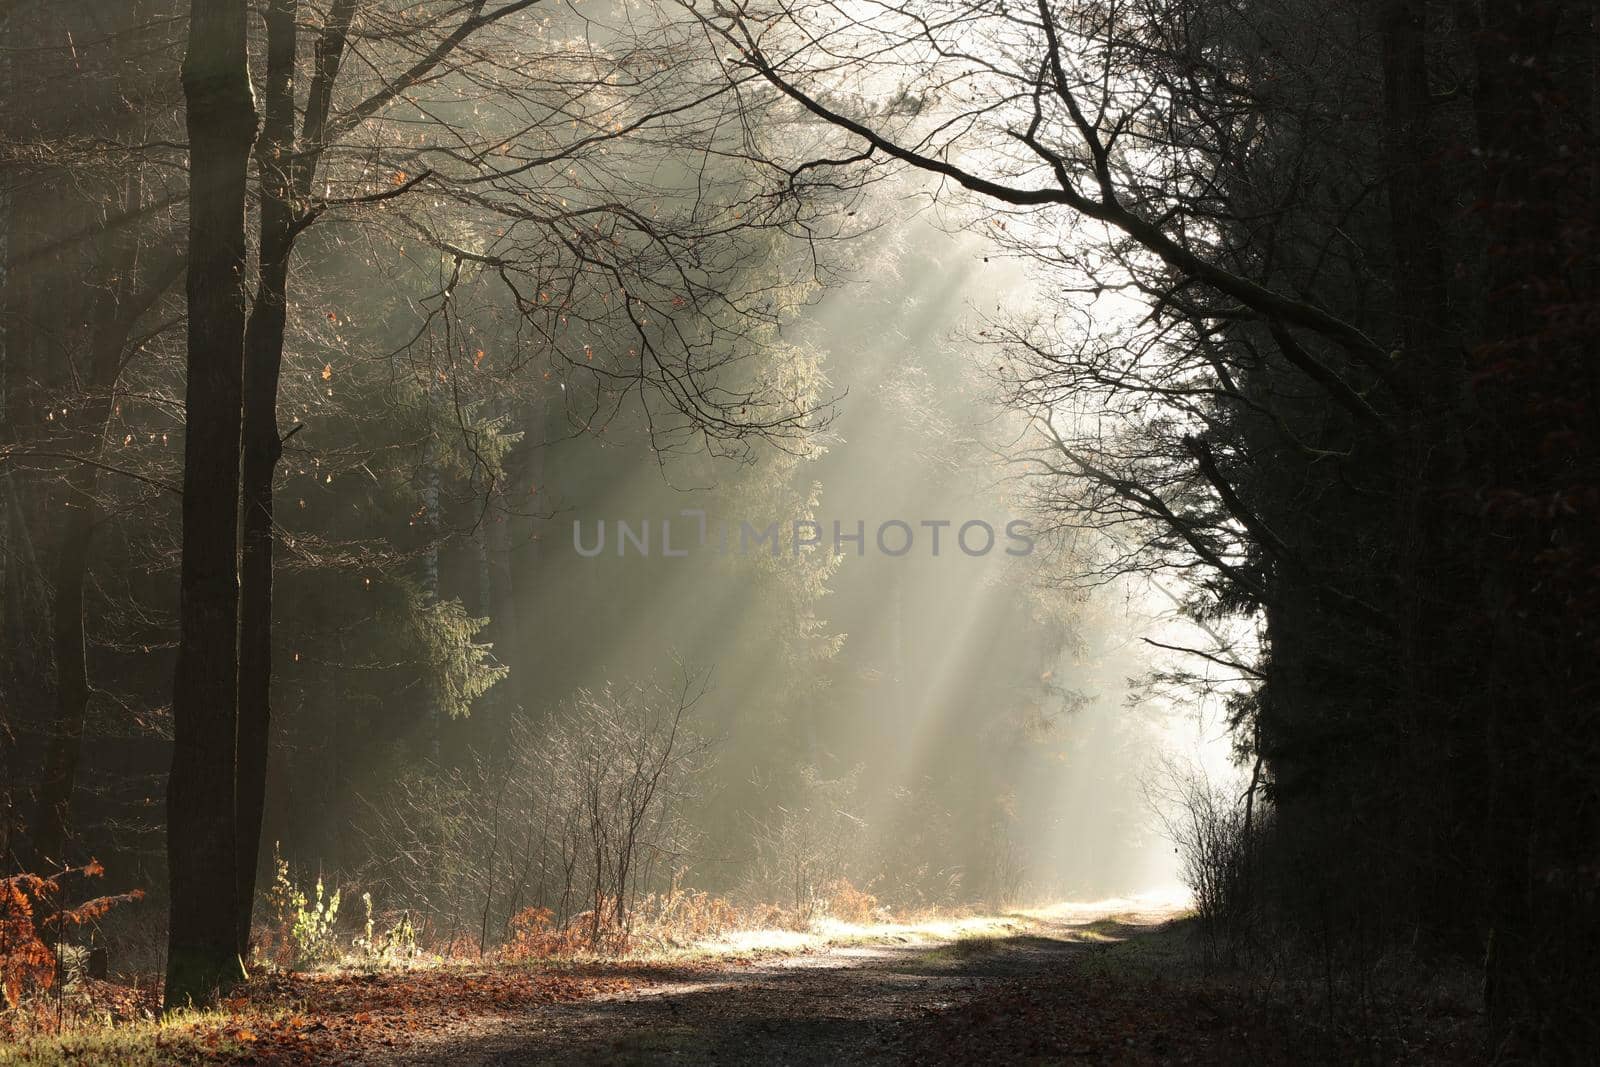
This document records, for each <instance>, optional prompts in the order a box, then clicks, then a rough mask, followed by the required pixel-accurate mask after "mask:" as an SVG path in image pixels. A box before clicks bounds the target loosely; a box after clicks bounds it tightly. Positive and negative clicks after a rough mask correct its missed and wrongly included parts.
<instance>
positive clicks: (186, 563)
mask: <svg viewBox="0 0 1600 1067" xmlns="http://www.w3.org/2000/svg"><path fill="white" fill-rule="evenodd" d="M247 11H248V5H247V4H246V3H245V0H192V4H191V7H190V12H189V47H188V53H187V55H186V56H185V57H184V62H183V91H184V100H185V104H186V121H187V126H188V135H189V182H190V190H189V277H188V298H189V342H188V375H187V383H186V387H185V397H184V399H185V436H184V457H183V458H184V466H183V522H182V530H183V563H182V568H181V575H180V586H179V608H178V628H179V632H178V664H177V672H176V679H175V682H174V686H173V698H172V718H173V752H172V775H171V778H170V779H169V781H168V785H167V868H168V873H169V878H170V894H171V918H170V925H169V928H168V935H167V986H166V1006H167V1008H168V1009H169V1010H171V1009H173V1008H177V1007H181V1006H184V1005H187V1004H191V1003H208V1002H210V1001H211V1000H213V999H214V997H215V995H216V994H217V992H218V991H219V990H220V989H223V988H226V987H227V986H229V985H231V984H232V983H233V982H234V981H236V980H237V979H238V978H239V977H241V976H242V966H241V964H240V960H239V932H238V912H237V909H236V907H235V906H234V905H235V896H236V887H237V885H238V824H237V819H236V813H235V806H236V799H235V776H236V768H237V760H236V749H237V736H236V735H237V731H238V696H239V694H238V683H239V614H238V609H239V558H238V536H239V435H240V431H241V424H242V421H243V411H242V391H243V365H244V332H245V288H244V270H245V191H246V171H247V168H248V165H249V160H250V146H251V144H252V143H253V142H254V140H255V132H256V109H255V96H254V93H253V91H252V89H251V85H250V68H249V64H248V57H247V55H246V49H245V32H246V15H247Z"/></svg>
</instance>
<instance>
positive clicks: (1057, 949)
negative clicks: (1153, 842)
mask: <svg viewBox="0 0 1600 1067" xmlns="http://www.w3.org/2000/svg"><path fill="white" fill-rule="evenodd" d="M1169 917H1170V915H1169V914H1166V913H1162V912H1159V911H1156V912H1150V911H1145V912H1133V913H1129V912H1119V913H1117V914H1115V915H1108V914H1106V913H1105V912H1100V913H1098V914H1096V913H1093V912H1088V913H1085V912H1082V911H1080V912H1078V913H1066V914H1060V915H1054V916H1052V915H1045V916H1041V917H1036V918H1031V919H1027V920H1016V921H1014V922H1012V923H1011V924H1010V925H1009V926H1006V927H1000V928H995V929H990V930H985V931H983V932H982V933H980V934H976V935H968V936H962V935H960V934H957V935H956V936H955V937H953V938H950V939H941V938H938V937H932V938H929V937H926V936H911V935H906V936H899V937H897V936H896V935H893V934H891V935H887V936H883V937H874V938H872V939H870V940H867V941H866V942H865V943H856V944H848V943H846V944H834V945H829V946H825V947H823V948H820V949H817V950H815V951H808V952H805V953H802V954H798V955H786V956H769V957H758V958H757V959H755V960H753V961H729V962H725V963H714V964H712V965H710V966H707V965H705V964H698V965H695V966H686V967H683V968H682V969H678V970H675V969H673V968H671V967H661V968H652V969H649V970H647V971H643V972H641V973H640V981H639V984H638V987H637V988H636V989H634V990H630V991H629V992H628V993H626V994H623V995H620V996H613V997H608V998H604V999H600V1000H591V1001H587V1002H583V1003H577V1004H559V1005H547V1006H542V1007H538V1008H534V1009H532V1010H530V1011H529V1012H528V1013H527V1014H526V1015H523V1016H520V1017H515V1018H509V1019H493V1020H481V1021H474V1022H471V1023H468V1024H466V1025H465V1026H464V1027H463V1029H462V1031H461V1032H457V1033H453V1034H448V1035H437V1036H436V1037H435V1038H433V1039H430V1040H428V1041H427V1042H426V1043H425V1044H420V1045H418V1044H412V1045H411V1046H410V1047H401V1048H395V1049H392V1050H389V1051H388V1052H387V1053H386V1054H385V1055H384V1056H383V1057H381V1061H382V1062H396V1061H397V1060H398V1061H399V1062H405V1063H412V1064H440V1065H444V1064H450V1065H465V1064H474V1065H490V1064H494V1065H500V1064H537V1063H605V1064H645V1063H717V1064H746V1063H748V1064H802V1065H804V1064H856V1063H891V1062H906V1061H922V1062H925V1061H927V1060H928V1059H930V1058H932V1059H938V1058H943V1057H942V1056H941V1050H940V1048H938V1047H934V1048H929V1047H928V1039H929V1038H930V1036H931V1037H933V1038H934V1039H935V1040H936V1041H937V1031H938V1029H939V1028H938V1027H937V1026H931V1025H930V1024H932V1023H934V1022H936V1021H938V1020H941V1019H947V1020H955V1019H958V1018H959V1016H960V1015H961V1014H962V1013H963V1012H964V1011H965V1012H970V1011H973V1010H977V1011H979V1012H980V1013H981V1012H983V1011H984V1009H985V1008H986V1007H987V1006H988V1005H989V1004H990V1002H1003V1001H1005V1000H1006V998H1008V997H1013V996H1015V995H1017V994H1019V993H1022V994H1024V995H1026V993H1027V992H1028V991H1033V990H1037V989H1043V988H1046V987H1050V986H1052V985H1054V984H1055V983H1058V982H1059V981H1061V980H1063V979H1066V978H1069V977H1070V976H1074V975H1078V976H1081V975H1084V974H1085V973H1088V972H1089V971H1092V970H1093V969H1094V965H1095V963H1096V960H1097V958H1099V957H1101V956H1102V955H1104V954H1106V953H1109V952H1113V951H1116V950H1118V948H1119V947H1120V946H1124V945H1126V944H1127V943H1129V941H1130V939H1137V938H1140V937H1143V936H1147V935H1149V934H1151V933H1152V932H1153V931H1155V930H1156V929H1157V928H1158V926H1159V924H1160V923H1161V922H1163V921H1164V920H1166V919H1168V918H1169ZM1022 1025H1026V1022H1025V1020H1023V1021H1022ZM961 1029H962V1032H963V1033H964V1034H966V1033H969V1032H970V1028H969V1027H962V1028H961ZM1013 1036H1015V1035H1013ZM1022 1036H1024V1037H1025V1036H1026V1035H1022ZM1119 1042H1120V1037H1119ZM1114 1050H1115V1051H1116V1052H1117V1053H1118V1054H1119V1056H1118V1058H1127V1054H1128V1053H1131V1052H1132V1051H1133V1049H1132V1047H1131V1046H1128V1045H1124V1044H1120V1043H1118V1044H1116V1045H1115V1046H1114ZM945 1051H948V1052H949V1053H950V1058H951V1059H952V1061H966V1060H969V1059H970V1058H971V1056H972V1055H973V1053H974V1052H976V1053H977V1054H979V1055H980V1056H981V1055H982V1052H983V1050H982V1049H978V1050H971V1049H968V1050H966V1051H965V1052H963V1053H962V1054H961V1055H959V1056H958V1055H956V1054H955V1051H956V1050H954V1049H953V1048H952V1049H947V1050H945ZM995 1051H996V1052H997V1053H998V1052H999V1050H998V1049H996V1050H995ZM1039 1051H1040V1053H1041V1054H1043V1055H1046V1056H1048V1052H1047V1050H1044V1049H1041V1050H1039ZM1069 1052H1070V1050H1069ZM996 1058H997V1059H1001V1060H1009V1059H1010V1056H1009V1054H1007V1055H1005V1056H998V1055H997V1057H996ZM372 1062H380V1059H374V1060H373V1061H372Z"/></svg>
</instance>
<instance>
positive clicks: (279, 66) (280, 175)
mask: <svg viewBox="0 0 1600 1067" xmlns="http://www.w3.org/2000/svg"><path fill="white" fill-rule="evenodd" d="M294 20H295V0H272V3H271V5H270V7H269V8H268V9H267V83H266V99H265V114H266V118H265V123H264V125H263V127H262V131H261V140H260V142H259V143H258V144H257V145H256V172H257V175H258V176H259V178H260V182H261V192H260V199H261V246H260V251H259V253H258V256H259V264H258V277H257V282H256V299H255V305H254V307H253V308H252V310H251V312H250V322H249V326H248V328H247V329H246V331H245V345H244V353H245V354H244V435H243V449H244V459H243V467H242V475H241V477H242V481H243V486H242V493H243V499H244V508H243V522H244V538H243V555H242V558H241V563H240V580H241V585H240V594H239V787H238V789H239V792H238V818H239V870H238V875H239V880H238V890H237V902H236V908H237V911H238V923H239V954H240V956H242V957H248V954H249V950H250V923H251V912H252V910H253V908H254V905H255V890H256V872H257V867H258V864H259V861H260V854H261V820H262V816H263V814H264V812H265V808H266V789H267V762H268V755H269V750H270V748H271V739H272V566H273V547H274V546H273V532H272V527H273V513H272V483H273V478H274V476H275V475H276V473H277V469H278V459H279V457H280V456H282V454H283V442H282V440H281V438H280V437H279V435H278V377H279V372H280V370H281V368H282V365H283V333H284V325H285V321H286V318H287V313H288V311H287V309H288V284H289V256H290V254H291V253H292V251H293V246H294V202H293V195H292V186H291V177H290V163H291V160H292V158H293V154H294V63H295V24H294Z"/></svg>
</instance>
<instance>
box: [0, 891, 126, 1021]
mask: <svg viewBox="0 0 1600 1067" xmlns="http://www.w3.org/2000/svg"><path fill="white" fill-rule="evenodd" d="M104 873H105V868H103V867H101V866H100V864H99V863H97V862H95V861H94V860H90V861H89V862H88V863H87V864H85V865H84V866H82V867H67V868H63V869H62V870H60V871H58V872H57V873H55V874H53V875H50V876H48V877H46V876H43V875H37V874H14V875H11V876H9V877H6V878H0V999H4V1001H5V1004H6V1006H7V1007H8V1008H15V1007H17V1005H19V1004H20V1003H22V1000H23V998H24V997H25V996H26V995H27V994H28V993H29V992H46V991H48V990H49V989H51V988H52V987H53V986H54V985H55V984H56V979H57V977H58V971H59V966H58V956H57V952H56V951H55V950H53V949H52V948H51V944H50V943H51V942H55V943H56V944H58V945H59V943H60V939H61V938H63V937H65V936H66V933H67V931H68V930H73V929H79V928H81V927H84V926H87V925H90V924H92V923H94V922H96V921H97V920H98V919H99V918H100V917H101V916H103V915H104V914H105V913H106V912H108V911H110V910H111V909H112V908H113V907H115V906H116V905H118V904H122V903H126V902H128V901H134V900H139V899H141V898H142V897H143V896H144V893H143V891H142V890H137V889H136V890H134V891H132V892H131V893H117V894H112V895H109V896H101V897H94V898H92V899H90V900H86V901H84V902H83V903H82V904H79V905H77V906H76V907H66V906H65V905H64V904H63V903H62V902H61V895H62V880H63V879H65V878H66V877H67V876H69V875H79V876H82V877H84V878H97V877H99V876H101V875H103V874H104Z"/></svg>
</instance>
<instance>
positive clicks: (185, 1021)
mask: <svg viewBox="0 0 1600 1067" xmlns="http://www.w3.org/2000/svg"><path fill="white" fill-rule="evenodd" d="M230 1022H231V1020H230V1017H229V1015H228V1014H226V1013H224V1012H220V1011H218V1012H199V1013H190V1014H188V1015H186V1016H180V1017H178V1018H175V1019H169V1020H165V1021H147V1022H137V1023H121V1024H117V1025H108V1024H104V1023H101V1024H89V1025H84V1026H82V1027H79V1028H74V1029H70V1030H68V1031H67V1032H66V1033H64V1034H49V1035H46V1034H40V1035H36V1036H31V1037H25V1038H23V1039H21V1040H19V1041H15V1042H12V1043H9V1044H0V1064H3V1065H6V1067H10V1065H12V1064H28V1065H29V1067H56V1065H57V1064H63V1065H65V1064H74V1065H77V1064H108V1063H114V1064H118V1065H122V1067H164V1065H169V1064H177V1065H181V1064H199V1063H210V1062H214V1061H216V1060H218V1059H222V1058H228V1057H232V1056H235V1055H237V1054H239V1053H241V1052H242V1051H243V1049H244V1045H243V1043H242V1042H241V1041H239V1040H238V1038H237V1036H236V1035H235V1034H231V1033H230V1032H229V1026H230ZM246 1033H248V1031H246Z"/></svg>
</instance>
